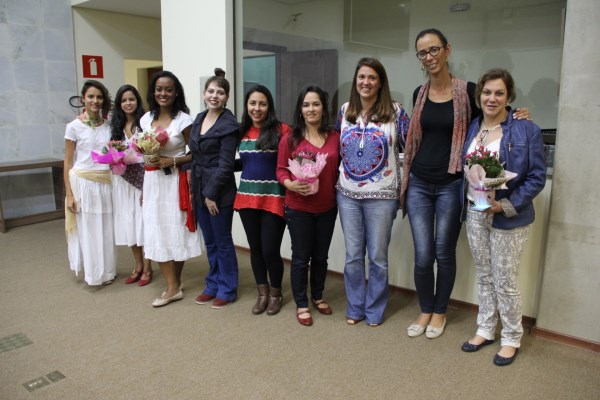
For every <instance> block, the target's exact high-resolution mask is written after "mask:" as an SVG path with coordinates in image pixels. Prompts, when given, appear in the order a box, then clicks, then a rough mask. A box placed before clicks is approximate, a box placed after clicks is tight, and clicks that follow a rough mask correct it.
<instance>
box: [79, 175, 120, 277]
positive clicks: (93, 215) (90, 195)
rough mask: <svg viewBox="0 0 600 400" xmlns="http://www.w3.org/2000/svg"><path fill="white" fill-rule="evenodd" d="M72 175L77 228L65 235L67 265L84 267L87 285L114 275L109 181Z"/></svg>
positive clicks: (110, 188) (113, 243) (114, 263)
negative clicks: (73, 177) (67, 256)
mask: <svg viewBox="0 0 600 400" xmlns="http://www.w3.org/2000/svg"><path fill="white" fill-rule="evenodd" d="M75 179H76V181H75V182H76V185H77V188H76V190H74V191H73V192H74V193H78V196H77V198H76V199H75V201H76V202H77V208H78V212H77V214H76V218H77V229H76V231H75V232H73V233H72V234H69V235H68V236H67V246H68V253H69V265H70V267H71V269H72V270H73V271H75V273H76V274H78V273H79V271H81V269H82V268H83V271H84V275H85V278H84V279H85V281H86V282H87V284H88V285H101V284H102V283H103V282H107V281H110V280H113V279H115V276H116V268H115V267H116V257H115V240H114V234H113V215H112V185H110V184H106V183H98V182H94V181H90V180H87V179H83V178H79V177H77V178H75Z"/></svg>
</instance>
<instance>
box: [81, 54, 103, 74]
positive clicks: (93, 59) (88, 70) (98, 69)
mask: <svg viewBox="0 0 600 400" xmlns="http://www.w3.org/2000/svg"><path fill="white" fill-rule="evenodd" d="M81 58H82V61H83V77H84V78H104V69H103V67H102V56H85V55H82V56H81Z"/></svg>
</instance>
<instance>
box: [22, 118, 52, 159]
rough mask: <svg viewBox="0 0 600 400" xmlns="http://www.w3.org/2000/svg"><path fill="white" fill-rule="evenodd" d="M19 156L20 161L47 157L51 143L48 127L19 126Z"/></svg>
mask: <svg viewBox="0 0 600 400" xmlns="http://www.w3.org/2000/svg"><path fill="white" fill-rule="evenodd" d="M19 137H20V156H21V159H22V160H34V159H36V158H43V157H49V156H50V154H51V141H50V132H49V129H48V125H21V126H20V127H19Z"/></svg>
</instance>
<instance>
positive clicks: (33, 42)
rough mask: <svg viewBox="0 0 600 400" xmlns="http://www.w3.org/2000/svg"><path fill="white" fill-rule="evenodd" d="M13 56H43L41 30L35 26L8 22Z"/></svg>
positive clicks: (35, 57) (39, 57)
mask: <svg viewBox="0 0 600 400" xmlns="http://www.w3.org/2000/svg"><path fill="white" fill-rule="evenodd" d="M9 30H10V38H11V45H12V56H13V58H15V59H17V58H30V59H43V58H44V47H43V46H44V41H43V40H42V30H41V28H39V27H36V26H28V25H13V24H9Z"/></svg>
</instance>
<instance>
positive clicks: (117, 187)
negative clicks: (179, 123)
mask: <svg viewBox="0 0 600 400" xmlns="http://www.w3.org/2000/svg"><path fill="white" fill-rule="evenodd" d="M143 115H144V106H143V105H142V98H141V96H140V93H139V92H138V91H137V89H136V88H135V87H133V86H131V85H123V86H121V87H120V88H119V90H118V91H117V95H116V96H115V108H114V110H113V113H112V118H111V121H110V130H111V137H110V140H118V141H122V142H125V143H126V144H128V145H129V144H130V143H131V139H132V137H133V135H134V134H135V133H136V132H141V130H142V128H141V127H140V118H142V116H143ZM143 162H144V158H143V157H141V156H140V157H139V163H138V164H129V165H127V170H126V171H125V173H124V174H123V175H113V216H114V225H115V244H116V245H117V246H129V247H130V248H131V252H132V253H133V258H134V260H135V268H134V270H133V272H132V274H131V276H128V277H127V279H125V283H126V284H131V283H136V282H137V284H138V285H139V286H145V285H147V284H149V283H150V282H152V266H151V263H150V260H148V259H147V258H144V248H143V246H144V224H143V219H142V204H141V200H142V185H143V184H144V167H143Z"/></svg>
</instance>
